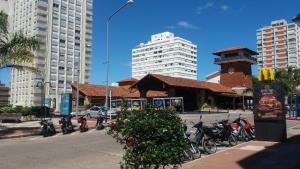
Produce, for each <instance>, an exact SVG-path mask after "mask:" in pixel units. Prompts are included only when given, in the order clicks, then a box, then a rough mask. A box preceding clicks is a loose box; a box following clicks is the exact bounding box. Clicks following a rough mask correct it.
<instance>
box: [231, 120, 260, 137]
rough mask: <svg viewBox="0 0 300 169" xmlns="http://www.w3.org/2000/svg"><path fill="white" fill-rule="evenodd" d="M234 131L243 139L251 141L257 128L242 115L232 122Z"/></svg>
mask: <svg viewBox="0 0 300 169" xmlns="http://www.w3.org/2000/svg"><path fill="white" fill-rule="evenodd" d="M230 126H231V129H232V133H233V134H234V135H235V136H236V137H237V138H238V139H239V140H241V141H249V140H253V139H255V128H254V126H253V125H252V124H251V123H250V122H248V121H247V120H246V119H245V118H241V115H239V117H238V118H237V119H236V120H234V121H233V122H232V123H231V125H230Z"/></svg>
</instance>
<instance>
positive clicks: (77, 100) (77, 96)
mask: <svg viewBox="0 0 300 169" xmlns="http://www.w3.org/2000/svg"><path fill="white" fill-rule="evenodd" d="M77 74H78V75H77V76H78V78H77V86H76V118H78V113H79V112H78V104H79V74H80V70H79V69H78V70H77Z"/></svg>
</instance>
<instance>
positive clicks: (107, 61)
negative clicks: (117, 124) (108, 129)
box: [104, 0, 133, 121]
mask: <svg viewBox="0 0 300 169" xmlns="http://www.w3.org/2000/svg"><path fill="white" fill-rule="evenodd" d="M130 4H133V0H128V1H127V2H126V3H125V4H124V5H122V6H121V7H120V8H118V9H117V10H116V11H115V12H114V13H113V14H112V15H110V16H109V18H108V19H107V21H106V62H105V63H106V86H105V105H104V106H105V108H106V113H105V121H107V110H108V74H109V22H110V21H111V19H112V17H113V16H114V15H116V14H117V13H118V12H119V11H121V10H122V9H123V8H125V7H126V6H127V5H130Z"/></svg>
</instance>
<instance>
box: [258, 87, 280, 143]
mask: <svg viewBox="0 0 300 169" xmlns="http://www.w3.org/2000/svg"><path fill="white" fill-rule="evenodd" d="M253 105H254V110H253V113H254V123H255V138H256V140H264V141H278V142H281V141H285V140H286V122H285V108H284V90H283V85H282V84H281V83H278V82H261V83H258V84H255V85H254V86H253Z"/></svg>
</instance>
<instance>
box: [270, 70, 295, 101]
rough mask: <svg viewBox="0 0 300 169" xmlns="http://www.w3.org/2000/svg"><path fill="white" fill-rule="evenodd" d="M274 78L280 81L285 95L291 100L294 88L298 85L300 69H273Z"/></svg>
mask: <svg viewBox="0 0 300 169" xmlns="http://www.w3.org/2000/svg"><path fill="white" fill-rule="evenodd" d="M275 80H276V81H278V82H281V83H282V84H283V86H284V90H285V93H286V96H289V97H290V102H292V98H293V95H294V94H295V93H296V88H297V87H298V86H299V85H300V69H294V68H292V67H288V69H286V70H279V69H277V70H275Z"/></svg>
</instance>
